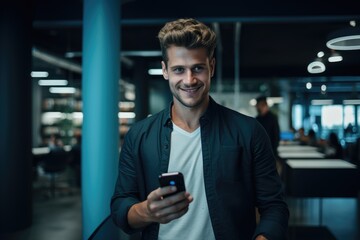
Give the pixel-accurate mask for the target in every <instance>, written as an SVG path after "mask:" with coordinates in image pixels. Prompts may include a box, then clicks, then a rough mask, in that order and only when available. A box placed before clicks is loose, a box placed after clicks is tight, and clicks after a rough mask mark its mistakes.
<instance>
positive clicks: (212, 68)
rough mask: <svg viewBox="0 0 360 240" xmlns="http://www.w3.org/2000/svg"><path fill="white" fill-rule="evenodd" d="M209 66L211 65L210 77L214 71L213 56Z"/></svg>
mask: <svg viewBox="0 0 360 240" xmlns="http://www.w3.org/2000/svg"><path fill="white" fill-rule="evenodd" d="M210 66H211V77H213V76H214V72H215V58H214V57H213V58H212V59H211V61H210Z"/></svg>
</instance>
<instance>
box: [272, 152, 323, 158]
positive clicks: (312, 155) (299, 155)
mask: <svg viewBox="0 0 360 240" xmlns="http://www.w3.org/2000/svg"><path fill="white" fill-rule="evenodd" d="M279 156H280V157H281V158H284V159H291V158H297V159H298V158H300V159H301V158H302V159H311V158H317V159H319V158H324V157H325V154H324V153H321V152H315V151H289V152H279Z"/></svg>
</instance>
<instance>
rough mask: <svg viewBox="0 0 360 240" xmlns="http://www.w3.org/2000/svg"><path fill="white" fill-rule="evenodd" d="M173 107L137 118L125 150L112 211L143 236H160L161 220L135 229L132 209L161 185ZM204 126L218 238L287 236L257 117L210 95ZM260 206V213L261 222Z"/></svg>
mask: <svg viewBox="0 0 360 240" xmlns="http://www.w3.org/2000/svg"><path fill="white" fill-rule="evenodd" d="M170 110H171V105H170V106H169V108H167V109H165V110H163V111H161V112H159V113H157V114H155V115H153V116H151V117H148V118H146V119H144V120H142V121H139V122H137V123H135V124H134V125H133V126H132V127H131V129H130V130H129V132H128V133H127V134H126V137H125V141H124V144H123V146H122V150H121V153H120V161H119V170H118V180H117V183H116V187H115V192H114V195H113V197H112V200H111V215H112V218H113V221H114V222H115V224H116V225H118V226H119V227H121V228H122V229H123V230H124V231H125V232H127V233H134V232H136V231H140V230H141V231H142V239H157V236H158V232H159V224H157V223H153V224H150V225H149V226H147V227H146V228H144V229H140V230H135V229H132V228H131V227H130V226H129V224H128V221H127V213H128V210H129V209H130V207H131V206H132V205H133V204H135V203H139V202H141V201H144V200H146V198H147V195H148V194H149V193H150V192H151V191H153V190H154V189H156V188H158V187H159V183H158V175H159V174H160V173H163V172H167V169H168V164H169V156H170V146H171V145H170V140H171V131H172V122H171V118H170V113H171V111H170ZM200 127H201V143H202V153H203V161H204V164H203V165H204V168H203V170H204V181H205V192H206V197H207V201H208V206H209V213H210V218H211V223H212V226H213V230H214V234H215V237H216V239H218V240H222V239H224V240H229V239H230V240H231V239H244V240H248V239H253V238H254V237H255V236H257V235H258V234H264V235H265V236H266V237H267V238H268V239H272V240H281V239H285V238H286V230H287V225H288V218H289V212H288V208H287V205H286V203H285V202H284V199H283V188H282V183H281V180H280V178H279V176H278V174H277V171H276V166H275V159H274V155H273V152H272V150H271V144H270V141H269V138H268V137H267V135H266V133H265V130H264V128H263V127H262V126H261V125H260V124H259V123H258V122H257V121H256V120H255V119H254V118H251V117H248V116H245V115H243V114H240V113H238V112H235V111H233V110H230V109H228V108H226V107H224V106H221V105H219V104H217V103H216V102H215V101H214V100H213V99H212V98H211V97H210V103H209V106H208V109H207V110H206V112H205V113H204V115H203V116H202V117H201V118H200ZM184 174H186V173H184ZM190 194H191V193H190ZM194 198H195V199H196V196H194ZM255 207H258V209H259V212H260V214H261V220H260V222H259V224H258V225H257V224H256V217H255ZM194 227H196V223H194ZM189 231H191V229H189Z"/></svg>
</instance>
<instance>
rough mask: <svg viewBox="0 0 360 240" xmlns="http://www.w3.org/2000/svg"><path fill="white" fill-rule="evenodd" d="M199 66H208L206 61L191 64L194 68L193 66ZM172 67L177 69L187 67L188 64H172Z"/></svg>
mask: <svg viewBox="0 0 360 240" xmlns="http://www.w3.org/2000/svg"><path fill="white" fill-rule="evenodd" d="M198 66H206V64H205V63H195V64H193V65H191V66H189V67H190V68H193V67H198ZM170 68H171V69H175V68H186V66H185V65H175V66H171V67H170Z"/></svg>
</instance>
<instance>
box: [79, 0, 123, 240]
mask: <svg viewBox="0 0 360 240" xmlns="http://www.w3.org/2000/svg"><path fill="white" fill-rule="evenodd" d="M119 52H120V1H118V0H85V1H84V19H83V59H82V62H83V75H82V77H83V79H82V91H83V92H82V96H83V128H82V210H83V239H88V238H89V236H90V235H91V233H92V232H93V231H94V230H95V229H96V227H97V226H98V225H99V224H100V223H101V222H102V221H103V220H104V219H105V218H106V217H107V216H108V215H109V214H110V199H111V196H112V194H113V191H114V185H115V181H116V177H117V166H118V155H119V120H118V112H119V107H118V101H119V83H118V82H119V78H120V57H119V56H120V55H119Z"/></svg>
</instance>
